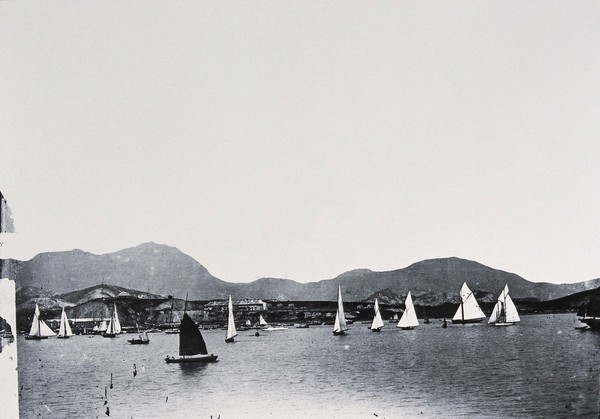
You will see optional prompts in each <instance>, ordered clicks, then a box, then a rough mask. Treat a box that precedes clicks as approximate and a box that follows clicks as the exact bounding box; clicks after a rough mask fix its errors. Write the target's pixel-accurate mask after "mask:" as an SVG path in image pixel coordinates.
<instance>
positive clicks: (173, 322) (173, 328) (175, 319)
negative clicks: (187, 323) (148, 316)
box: [164, 297, 181, 333]
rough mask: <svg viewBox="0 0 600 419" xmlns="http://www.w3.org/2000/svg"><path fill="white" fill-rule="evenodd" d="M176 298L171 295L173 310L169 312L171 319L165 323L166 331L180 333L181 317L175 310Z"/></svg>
mask: <svg viewBox="0 0 600 419" xmlns="http://www.w3.org/2000/svg"><path fill="white" fill-rule="evenodd" d="M174 300H175V298H172V297H171V311H170V312H169V321H168V322H166V323H165V324H164V327H165V328H166V330H165V333H179V324H180V323H181V319H180V318H179V314H177V312H176V311H173V301H174Z"/></svg>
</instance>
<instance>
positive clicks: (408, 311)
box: [396, 291, 419, 329]
mask: <svg viewBox="0 0 600 419" xmlns="http://www.w3.org/2000/svg"><path fill="white" fill-rule="evenodd" d="M404 306H405V308H404V313H402V317H400V321H399V322H398V324H397V325H396V327H402V328H405V329H406V328H410V327H417V326H418V325H419V320H418V319H417V313H416V312H415V306H414V305H413V300H412V295H411V293H410V291H408V295H407V296H406V300H405V301H404Z"/></svg>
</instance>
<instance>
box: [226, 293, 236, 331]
mask: <svg viewBox="0 0 600 419" xmlns="http://www.w3.org/2000/svg"><path fill="white" fill-rule="evenodd" d="M228 310H229V317H228V318H227V336H226V339H233V338H234V337H236V336H237V331H236V330H235V319H234V317H233V302H232V301H231V295H230V296H229V303H228Z"/></svg>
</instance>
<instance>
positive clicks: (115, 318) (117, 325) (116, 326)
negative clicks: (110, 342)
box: [112, 303, 121, 333]
mask: <svg viewBox="0 0 600 419" xmlns="http://www.w3.org/2000/svg"><path fill="white" fill-rule="evenodd" d="M112 321H113V323H114V324H113V329H114V332H113V333H121V322H120V321H119V313H117V304H116V303H113V318H112Z"/></svg>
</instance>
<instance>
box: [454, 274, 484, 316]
mask: <svg viewBox="0 0 600 419" xmlns="http://www.w3.org/2000/svg"><path fill="white" fill-rule="evenodd" d="M460 299H461V303H460V305H459V306H458V310H456V314H454V317H453V318H452V320H455V321H456V320H461V321H465V320H478V319H485V314H484V313H483V311H481V308H480V307H479V304H478V303H477V300H476V299H475V295H474V294H473V292H472V291H471V290H470V289H469V287H468V286H467V283H466V282H464V283H463V285H462V287H461V289H460Z"/></svg>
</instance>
